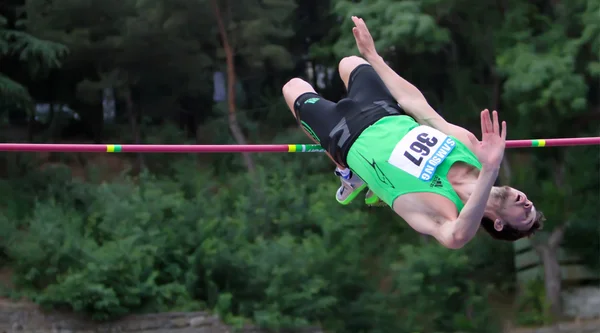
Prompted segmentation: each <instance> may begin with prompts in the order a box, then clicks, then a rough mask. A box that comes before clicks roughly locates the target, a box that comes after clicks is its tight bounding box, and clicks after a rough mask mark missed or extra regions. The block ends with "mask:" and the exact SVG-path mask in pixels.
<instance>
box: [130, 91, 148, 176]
mask: <svg viewBox="0 0 600 333" xmlns="http://www.w3.org/2000/svg"><path fill="white" fill-rule="evenodd" d="M125 104H126V106H127V115H128V117H129V126H131V134H132V135H133V143H134V144H136V145H139V144H140V143H141V142H142V136H141V132H140V126H139V124H138V119H137V114H136V112H135V104H134V103H133V97H131V88H130V87H126V88H125ZM135 167H136V170H137V171H138V172H139V171H142V170H144V169H145V168H146V164H145V163H144V156H143V155H142V154H141V153H138V154H137V163H136V166H135Z"/></svg>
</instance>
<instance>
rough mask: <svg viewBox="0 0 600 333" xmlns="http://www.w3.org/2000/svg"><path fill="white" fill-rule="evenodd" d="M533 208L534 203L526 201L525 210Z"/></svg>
mask: <svg viewBox="0 0 600 333" xmlns="http://www.w3.org/2000/svg"><path fill="white" fill-rule="evenodd" d="M531 207H533V202H531V201H529V200H527V201H525V209H527V210H530V209H531Z"/></svg>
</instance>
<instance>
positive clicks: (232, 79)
mask: <svg viewBox="0 0 600 333" xmlns="http://www.w3.org/2000/svg"><path fill="white" fill-rule="evenodd" d="M211 4H212V6H213V10H214V12H215V18H216V19H217V25H218V27H219V34H220V36H221V42H222V44H223V50H224V51H225V59H226V62H227V106H228V109H229V112H228V120H229V129H230V130H231V134H232V135H233V138H234V139H235V141H236V142H237V143H238V144H240V145H245V144H246V138H245V137H244V133H243V132H242V130H241V128H240V125H239V123H238V121H237V116H236V102H235V97H236V94H235V83H236V74H235V61H234V51H233V48H232V46H231V45H230V44H229V37H228V36H227V30H226V28H225V24H224V23H223V17H222V16H221V11H220V10H219V5H218V4H217V0H211ZM242 156H243V157H244V162H245V163H246V167H247V168H248V171H249V172H250V173H254V170H255V166H254V161H253V160H252V157H251V156H250V154H249V153H242Z"/></svg>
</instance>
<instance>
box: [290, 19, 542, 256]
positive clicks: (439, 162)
mask: <svg viewBox="0 0 600 333" xmlns="http://www.w3.org/2000/svg"><path fill="white" fill-rule="evenodd" d="M352 20H353V21H354V24H355V27H353V30H352V31H353V34H354V37H355V39H356V44H357V46H358V49H359V51H360V53H361V55H362V56H363V57H364V59H363V58H360V57H355V56H352V57H346V58H344V59H342V60H341V61H340V63H339V74H340V77H341V79H342V81H343V82H344V84H345V86H346V89H347V92H348V94H347V97H346V98H344V99H342V100H340V101H338V102H337V103H334V102H332V101H329V100H327V99H324V98H323V97H322V96H320V95H318V94H317V93H316V92H315V90H314V89H313V87H312V86H311V85H310V84H309V83H307V82H306V81H304V80H302V79H299V78H294V79H292V80H290V81H289V82H288V83H286V84H285V85H284V86H283V89H282V91H283V95H284V98H285V100H286V102H287V105H288V107H289V108H290V110H291V111H292V113H293V114H294V116H295V117H296V119H297V120H298V123H299V124H300V126H301V127H302V128H303V129H304V131H305V132H306V133H307V134H308V135H309V137H311V138H312V139H313V140H314V141H315V142H317V143H319V144H320V145H321V146H322V147H323V148H324V149H325V150H326V151H327V154H328V155H329V157H330V158H331V159H332V160H333V161H334V163H335V164H336V166H337V167H336V174H337V175H338V176H340V178H341V180H342V186H341V187H340V189H339V190H338V191H337V193H336V198H337V200H338V201H339V202H340V203H342V204H348V203H349V202H350V201H352V199H354V198H355V197H356V196H357V194H358V193H360V192H361V191H362V190H364V189H365V188H367V186H368V188H369V191H368V192H367V196H366V199H365V201H366V202H367V203H375V202H377V201H378V200H381V201H383V202H384V203H385V204H387V205H389V206H390V207H392V209H393V210H394V211H395V212H396V213H397V214H398V215H399V216H400V217H402V218H403V219H404V220H405V221H406V222H407V223H408V224H409V225H410V226H411V227H412V228H413V229H415V230H416V231H417V232H420V233H422V234H427V235H431V236H433V237H435V238H436V239H437V240H438V241H439V242H440V243H441V244H442V245H443V246H445V247H447V248H450V249H458V248H461V247H463V246H464V245H465V244H467V243H468V242H469V241H470V240H471V239H472V238H473V237H474V236H475V234H476V233H477V230H478V229H479V226H480V225H481V226H483V228H484V229H485V230H486V231H487V232H488V233H489V234H490V235H491V236H492V237H494V238H496V239H500V240H507V241H515V240H517V239H520V238H523V237H529V236H531V235H532V234H533V233H534V232H535V231H536V230H538V229H540V228H541V226H542V223H543V220H544V217H543V214H542V213H541V212H539V211H537V210H536V209H535V207H534V205H533V203H532V202H531V201H530V200H529V199H528V198H527V196H526V195H525V194H524V193H523V192H521V191H519V190H516V189H514V188H512V187H508V186H504V187H496V186H493V185H494V182H495V181H496V178H497V176H498V171H499V169H500V163H501V162H502V158H503V156H504V148H505V141H506V122H502V124H500V123H499V120H498V113H497V112H496V111H493V112H492V113H491V114H490V112H489V111H488V110H487V109H486V110H483V111H482V112H481V131H482V137H481V140H478V139H477V138H476V137H475V135H473V134H472V133H470V132H469V131H467V130H466V129H464V128H461V127H459V126H456V125H453V124H450V123H448V122H446V121H445V120H444V119H443V118H442V117H441V116H440V115H439V114H438V113H437V112H435V110H433V108H431V106H430V105H429V104H428V103H427V101H426V99H425V97H424V96H423V94H422V93H421V92H420V91H419V90H418V89H417V88H416V87H415V86H413V85H412V84H410V83H409V82H408V81H406V80H404V79H403V78H401V77H400V76H399V75H398V74H396V73H395V72H394V71H393V70H392V69H391V68H390V67H388V66H387V64H386V63H385V62H384V60H383V59H382V58H381V57H380V56H379V55H378V54H377V51H376V50H375V45H374V42H373V38H372V37H371V34H370V33H369V30H368V29H367V26H366V24H365V23H364V21H363V20H362V19H360V18H357V17H352Z"/></svg>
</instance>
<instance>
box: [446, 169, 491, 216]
mask: <svg viewBox="0 0 600 333" xmlns="http://www.w3.org/2000/svg"><path fill="white" fill-rule="evenodd" d="M476 182H477V177H472V176H471V177H468V176H467V177H463V178H462V179H461V180H460V181H458V182H453V183H452V188H453V189H454V191H455V192H456V194H457V195H458V197H459V198H460V201H462V203H463V204H466V203H467V200H469V198H470V197H471V194H472V193H473V191H474V190H475V183H476ZM500 192H501V189H500V188H499V187H497V186H494V187H492V190H491V191H490V196H489V198H488V201H487V205H486V207H485V212H484V215H485V216H495V215H496V212H497V211H498V210H499V209H500V206H501V200H500Z"/></svg>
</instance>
